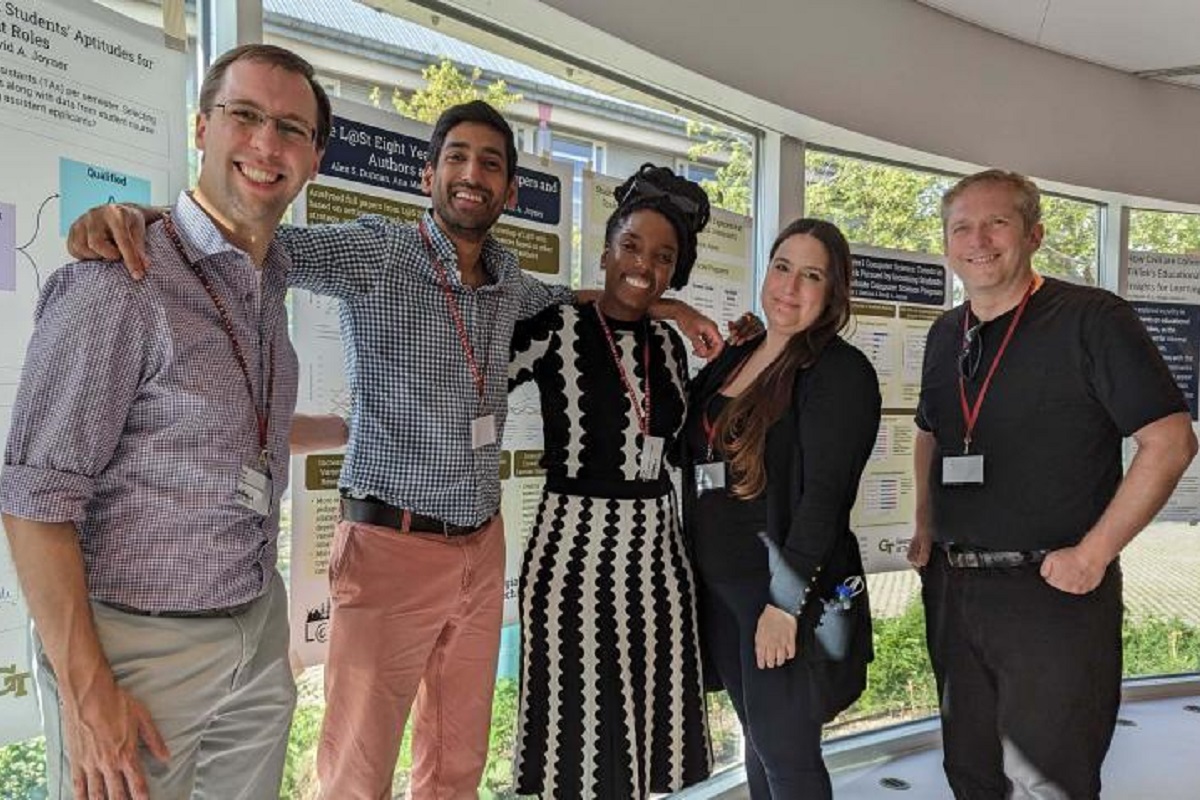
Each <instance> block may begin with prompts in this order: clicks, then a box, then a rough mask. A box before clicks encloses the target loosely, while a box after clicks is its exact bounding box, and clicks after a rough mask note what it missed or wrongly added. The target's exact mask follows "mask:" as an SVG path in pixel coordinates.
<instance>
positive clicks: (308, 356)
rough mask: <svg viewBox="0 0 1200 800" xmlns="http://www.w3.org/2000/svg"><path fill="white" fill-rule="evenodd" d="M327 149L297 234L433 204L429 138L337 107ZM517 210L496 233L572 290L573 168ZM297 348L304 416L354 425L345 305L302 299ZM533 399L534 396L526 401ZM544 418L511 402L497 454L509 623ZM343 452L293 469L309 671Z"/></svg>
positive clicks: (520, 175)
mask: <svg viewBox="0 0 1200 800" xmlns="http://www.w3.org/2000/svg"><path fill="white" fill-rule="evenodd" d="M333 112H334V122H333V130H332V133H331V136H330V142H329V147H328V148H327V149H326V152H325V157H324V159H323V160H322V162H321V169H320V172H319V174H318V176H317V178H316V179H315V180H313V181H312V182H311V183H309V185H308V186H307V187H305V189H304V191H303V192H302V193H301V195H300V196H299V197H298V198H297V199H296V202H295V203H294V204H293V219H294V221H295V222H296V223H297V224H302V225H314V224H320V223H328V222H343V221H348V220H352V219H355V218H357V217H358V216H360V215H362V214H382V215H384V216H388V217H391V218H393V219H397V220H400V221H404V222H416V221H417V220H418V219H419V218H420V217H421V215H422V214H423V213H424V212H425V209H427V208H428V207H429V205H430V200H429V197H428V196H426V195H425V194H424V193H422V191H421V171H422V168H423V167H424V165H425V159H426V153H427V150H428V145H429V136H430V133H431V128H430V127H429V126H428V125H424V124H422V123H419V122H415V121H413V120H409V119H406V118H403V117H399V116H397V115H395V114H391V113H387V112H384V111H381V110H379V109H376V108H372V107H370V106H364V105H358V104H354V103H347V102H342V101H335V102H334V106H333ZM517 182H518V190H517V208H515V209H513V210H512V211H509V212H506V213H505V214H504V216H502V217H501V218H500V220H499V222H497V224H496V225H495V227H494V228H493V229H492V233H493V235H494V236H495V237H496V239H497V240H499V241H500V243H501V244H503V245H504V246H506V247H507V248H508V249H510V250H512V251H513V252H515V253H516V254H517V257H518V260H519V262H520V264H521V267H522V268H523V269H525V270H526V271H528V272H530V273H532V274H534V275H536V276H537V277H538V278H540V279H542V280H545V281H548V282H551V283H561V284H567V283H569V281H570V261H571V168H570V166H569V165H561V164H556V163H553V162H550V161H535V162H533V163H530V164H528V165H526V166H518V168H517ZM292 328H293V335H292V341H293V342H294V344H295V346H296V351H297V353H298V354H299V357H300V395H299V398H298V400H297V408H296V410H297V411H298V412H300V413H310V414H313V413H336V414H339V415H341V416H343V417H345V416H348V415H349V411H350V397H349V394H348V388H347V386H346V381H345V374H344V371H343V368H342V360H343V346H342V341H341V334H340V328H339V324H338V302H337V301H336V300H332V299H330V298H326V297H319V296H317V295H314V294H311V293H310V292H306V291H302V290H297V291H295V292H294V293H293V297H292ZM526 391H530V392H532V397H530V396H529V395H528V394H526ZM541 451H542V441H541V418H540V410H539V404H538V398H537V392H536V389H535V388H533V387H527V388H523V389H522V390H521V392H519V393H514V394H513V395H511V396H510V399H509V415H508V422H507V424H506V427H505V435H504V440H503V442H502V444H501V478H502V487H503V488H502V493H501V510H502V512H503V514H504V517H505V529H506V537H507V543H506V546H507V565H508V566H507V572H506V575H505V622H506V623H508V622H513V621H516V619H517V601H516V596H517V579H518V570H519V568H520V563H521V558H520V554H521V549H522V547H523V545H524V541H525V537H526V536H527V535H528V532H529V529H530V528H532V525H533V519H534V516H535V514H536V511H537V502H538V499H539V498H540V491H541V486H542V471H541V468H540V467H539V466H538V462H539V461H540V459H541ZM341 464H342V455H341V453H314V454H310V455H307V456H303V457H296V458H294V459H293V462H292V475H293V476H294V477H293V480H292V562H291V575H290V580H291V625H292V647H293V650H294V653H295V657H296V659H297V660H298V663H300V664H302V665H304V666H311V665H314V664H319V663H322V662H323V661H324V658H325V652H326V646H327V643H328V628H329V615H330V603H329V585H328V579H327V570H328V563H329V550H330V546H331V544H332V541H333V533H334V529H335V526H336V524H337V520H338V499H339V496H338V491H337V482H338V475H339V473H340V471H341Z"/></svg>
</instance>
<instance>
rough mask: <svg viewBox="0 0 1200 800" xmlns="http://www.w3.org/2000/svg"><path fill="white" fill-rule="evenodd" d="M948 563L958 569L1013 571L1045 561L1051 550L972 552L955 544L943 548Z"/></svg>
mask: <svg viewBox="0 0 1200 800" xmlns="http://www.w3.org/2000/svg"><path fill="white" fill-rule="evenodd" d="M942 549H943V551H944V552H945V553H946V561H947V563H949V564H950V566H952V567H955V568H956V569H1013V568H1015V567H1024V566H1029V565H1033V564H1040V563H1042V561H1044V560H1045V558H1046V554H1047V553H1049V552H1050V551H1049V550H972V549H967V548H964V547H960V546H958V545H954V544H947V545H943V546H942Z"/></svg>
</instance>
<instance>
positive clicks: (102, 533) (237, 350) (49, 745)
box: [0, 45, 331, 800]
mask: <svg viewBox="0 0 1200 800" xmlns="http://www.w3.org/2000/svg"><path fill="white" fill-rule="evenodd" d="M199 107H200V112H199V113H198V114H197V117H196V147H197V149H198V150H200V151H202V152H203V153H204V161H203V165H202V166H201V169H200V177H199V183H198V185H197V187H196V188H195V190H194V191H192V192H184V193H181V194H180V196H179V198H178V200H177V201H176V203H175V205H174V207H173V208H172V209H171V210H170V212H169V214H168V215H167V216H166V217H165V218H164V219H163V220H162V221H161V222H159V223H158V224H156V225H154V226H152V227H150V229H149V230H148V231H147V232H146V246H147V250H148V253H149V255H150V257H151V258H152V259H153V260H154V262H155V264H156V269H155V271H154V272H153V273H152V274H151V276H150V277H149V278H148V279H147V280H145V281H142V282H134V281H133V280H132V279H131V278H130V276H129V275H128V274H126V271H125V270H123V269H114V268H112V267H110V266H106V265H104V264H101V263H96V262H80V263H75V264H70V265H68V266H65V267H63V268H62V269H60V270H58V271H57V272H56V273H54V275H53V276H51V278H50V279H49V280H48V281H47V283H46V287H45V289H44V290H43V292H42V296H41V299H40V301H39V304H38V307H37V312H36V326H35V329H34V333H33V337H32V340H31V342H30V344H29V350H28V353H27V356H26V360H25V368H24V373H23V375H22V378H21V385H20V389H19V390H18V394H17V400H16V404H15V406H14V409H13V416H12V428H11V431H10V433H9V440H8V448H7V451H6V454H5V463H4V468H3V473H2V474H0V506H2V508H3V512H4V525H5V529H6V531H7V533H8V539H9V543H10V546H11V550H12V555H13V561H14V563H15V564H16V568H17V573H18V575H19V577H20V580H21V584H22V586H23V588H24V590H25V595H26V598H27V600H28V604H29V609H30V612H31V613H32V616H33V620H34V625H35V630H36V642H35V645H36V649H37V680H38V685H39V690H40V692H41V707H42V713H43V718H44V725H45V731H46V754H47V768H48V770H47V771H48V779H49V788H50V796H51V797H56V798H58V797H70V796H74V797H77V798H100V797H106V798H108V800H123V799H124V798H134V800H145V799H146V798H181V797H196V798H213V799H214V800H218V799H219V800H226V799H227V798H234V797H238V798H255V799H257V800H267V799H268V798H270V799H271V800H274V798H278V796H279V786H280V780H281V777H282V774H283V765H284V758H285V756H286V753H287V737H288V729H289V725H290V722H291V716H292V710H293V708H294V706H295V701H296V688H295V684H294V682H293V680H292V673H291V667H290V665H289V659H288V621H287V598H286V594H285V590H284V586H283V582H282V580H281V579H280V576H279V574H278V572H277V571H276V563H275V561H276V548H277V541H276V540H277V535H278V531H279V500H280V496H281V495H282V492H283V489H284V487H286V485H287V479H288V446H289V436H290V433H291V427H292V425H291V416H292V411H293V409H294V407H295V400H296V391H297V363H296V355H295V352H294V351H293V349H292V346H291V342H290V341H289V338H288V328H287V311H286V309H285V306H284V294H285V292H286V288H287V283H286V273H287V271H288V268H289V264H288V257H287V253H286V252H285V251H284V250H283V249H282V248H281V247H280V246H279V244H278V243H277V242H276V241H275V228H276V226H277V225H278V223H279V220H280V218H281V216H282V214H283V212H284V210H285V209H286V208H287V206H288V204H289V203H290V202H291V201H292V199H293V198H294V197H295V196H296V194H297V193H298V192H299V191H300V189H301V187H303V186H304V184H305V183H306V182H307V181H308V180H309V179H310V178H311V177H312V176H313V175H314V174H315V173H316V170H317V166H318V164H319V163H320V158H321V154H322V151H323V150H324V146H325V142H326V140H327V139H328V136H329V130H330V124H331V116H330V107H329V100H328V99H327V98H326V96H325V93H324V91H323V90H322V89H321V86H320V84H318V83H317V82H316V81H315V79H314V76H313V70H312V67H311V66H310V65H309V64H308V63H307V62H306V61H304V60H303V59H301V58H300V57H299V56H296V55H295V54H293V53H291V52H288V51H286V50H283V49H281V48H277V47H271V46H268V45H248V46H245V47H241V48H237V49H235V50H232V51H230V52H228V53H226V54H225V55H223V56H222V57H221V58H219V59H218V60H217V61H216V62H215V63H214V64H213V65H212V68H211V69H210V70H209V72H208V74H207V75H206V77H205V79H204V83H203V85H202V87H201V90H200V103H199Z"/></svg>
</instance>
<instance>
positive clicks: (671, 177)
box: [604, 163, 710, 289]
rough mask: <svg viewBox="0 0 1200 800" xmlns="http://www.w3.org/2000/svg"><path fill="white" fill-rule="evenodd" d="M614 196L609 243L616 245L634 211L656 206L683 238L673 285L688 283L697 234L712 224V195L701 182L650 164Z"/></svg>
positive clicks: (607, 228) (607, 232) (607, 234)
mask: <svg viewBox="0 0 1200 800" xmlns="http://www.w3.org/2000/svg"><path fill="white" fill-rule="evenodd" d="M613 197H615V198H616V200H617V210H616V211H614V212H613V213H612V215H611V216H609V218H608V223H607V224H606V225H605V227H604V243H605V245H606V246H608V247H612V246H613V245H614V242H613V238H614V237H615V236H616V233H617V229H618V228H620V227H621V224H622V223H623V222H625V220H627V219H628V218H629V216H630V215H631V214H633V212H635V211H641V210H642V209H643V208H650V209H653V210H655V211H657V212H658V213H660V214H662V215H663V216H664V217H666V218H667V221H668V222H670V223H671V227H673V228H674V229H675V236H676V237H677V238H678V239H679V256H678V258H676V260H675V272H674V274H672V275H671V288H672V289H682V288H683V287H684V286H687V282H688V277H689V276H690V275H691V274H692V266H693V265H694V264H695V263H696V235H697V234H698V233H700V231H702V230H704V226H705V225H707V224H708V218H709V211H710V207H709V203H708V195H707V194H705V193H704V190H703V189H701V188H700V184H698V183H696V182H694V181H689V180H688V179H687V178H684V177H681V176H679V175H676V174H675V173H674V172H672V171H671V170H670V169H668V168H667V167H656V166H654V165H653V164H650V163H646V164H642V166H641V168H640V169H638V171H637V172H635V173H634V174H633V175H630V176H629V178H628V179H626V181H625V182H624V183H622V184H621V185H620V186H618V187H617V188H616V189H614V190H613Z"/></svg>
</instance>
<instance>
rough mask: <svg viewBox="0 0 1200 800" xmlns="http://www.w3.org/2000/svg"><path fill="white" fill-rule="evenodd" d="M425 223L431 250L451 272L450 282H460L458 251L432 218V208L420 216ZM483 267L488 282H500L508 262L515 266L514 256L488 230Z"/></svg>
mask: <svg viewBox="0 0 1200 800" xmlns="http://www.w3.org/2000/svg"><path fill="white" fill-rule="evenodd" d="M422 221H423V222H424V223H425V230H427V231H429V239H430V241H431V242H433V251H434V253H435V254H436V255H437V257H438V260H439V261H441V262H442V264H444V265H445V266H446V269H447V270H448V271H449V272H450V273H451V277H450V280H451V281H452V282H461V281H462V276H461V274H460V273H459V271H458V251H457V250H456V249H455V248H454V242H452V241H450V237H449V236H447V235H446V233H445V231H443V230H442V229H441V228H439V227H438V224H437V222H436V221H435V220H434V218H433V209H428V210H426V211H425V215H424V217H423V218H422ZM481 254H482V257H483V268H484V270H485V271H486V272H487V274H488V280H489V282H490V283H500V282H502V281H503V280H504V278H506V277H507V270H508V266H509V264H510V263H513V264H514V266H515V258H516V257H515V256H513V255H512V254H511V253H510V252H509V251H508V250H506V249H505V248H504V245H502V244H500V242H498V241H496V237H494V236H492V234H491V232H490V231H489V232H488V235H487V237H486V238H485V239H484V240H483V250H482V251H481Z"/></svg>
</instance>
